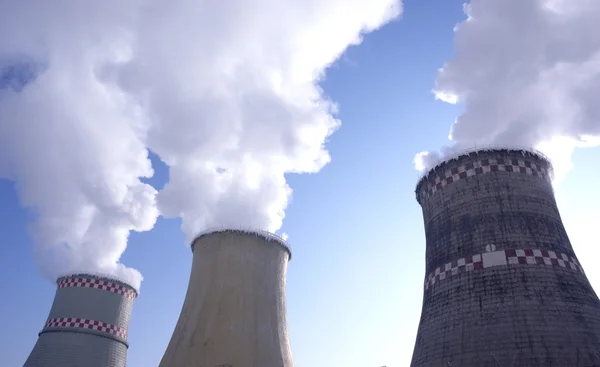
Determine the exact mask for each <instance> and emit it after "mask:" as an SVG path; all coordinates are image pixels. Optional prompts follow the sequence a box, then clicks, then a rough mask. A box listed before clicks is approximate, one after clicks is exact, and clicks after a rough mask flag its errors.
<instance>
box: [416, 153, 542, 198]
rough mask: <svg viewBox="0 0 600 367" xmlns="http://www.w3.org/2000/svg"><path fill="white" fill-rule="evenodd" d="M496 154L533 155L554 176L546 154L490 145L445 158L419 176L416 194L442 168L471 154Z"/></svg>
mask: <svg viewBox="0 0 600 367" xmlns="http://www.w3.org/2000/svg"><path fill="white" fill-rule="evenodd" d="M494 152H505V153H518V154H522V155H524V156H525V155H527V154H529V155H532V156H534V157H536V158H537V159H540V160H542V161H544V162H546V163H547V164H548V172H549V174H550V176H551V177H552V175H553V167H552V161H551V160H550V158H549V157H548V156H547V155H545V154H544V153H542V152H541V151H539V150H537V149H534V148H531V147H519V146H511V145H506V146H504V145H490V146H485V147H481V148H469V149H464V150H460V151H457V152H455V153H452V154H450V155H446V156H443V157H442V158H440V159H439V160H438V161H437V162H436V163H435V164H434V165H432V166H431V167H430V168H427V169H425V170H423V172H422V173H421V174H420V175H419V178H418V180H417V183H416V185H415V194H416V195H417V198H418V195H419V191H420V189H421V185H423V183H424V182H425V181H427V180H428V179H429V177H430V176H431V174H432V173H434V172H435V171H436V170H438V169H439V168H440V167H442V166H445V165H446V164H448V163H450V162H452V161H457V160H460V159H461V158H463V157H466V156H469V155H471V154H479V153H494ZM417 201H418V200H417Z"/></svg>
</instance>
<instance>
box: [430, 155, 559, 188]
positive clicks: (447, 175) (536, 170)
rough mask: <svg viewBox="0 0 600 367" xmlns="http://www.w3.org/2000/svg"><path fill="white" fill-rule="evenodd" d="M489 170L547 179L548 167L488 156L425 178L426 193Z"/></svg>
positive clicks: (522, 160)
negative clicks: (488, 157)
mask: <svg viewBox="0 0 600 367" xmlns="http://www.w3.org/2000/svg"><path fill="white" fill-rule="evenodd" d="M490 172H520V173H524V174H526V175H532V176H537V177H542V178H545V179H548V178H549V176H548V169H547V168H544V167H542V166H540V165H539V164H536V163H533V162H531V161H528V160H524V159H515V158H513V159H503V158H490V159H482V160H479V161H475V162H473V163H467V164H463V165H460V166H458V167H454V168H452V169H451V170H446V171H445V172H444V173H443V174H442V175H436V176H435V179H429V180H427V193H428V194H429V195H432V194H434V193H436V192H438V191H440V190H441V189H443V188H444V187H446V186H448V185H450V184H451V183H453V182H456V181H459V180H462V179H464V178H467V177H472V176H476V175H482V174H485V173H490Z"/></svg>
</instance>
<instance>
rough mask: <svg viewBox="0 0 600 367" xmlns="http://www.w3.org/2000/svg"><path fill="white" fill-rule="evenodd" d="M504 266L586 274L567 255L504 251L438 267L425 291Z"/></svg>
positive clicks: (547, 252)
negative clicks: (554, 268)
mask: <svg viewBox="0 0 600 367" xmlns="http://www.w3.org/2000/svg"><path fill="white" fill-rule="evenodd" d="M503 265H548V266H559V267H561V268H568V269H572V270H575V271H578V272H580V273H582V274H585V273H584V272H583V268H582V267H581V265H579V262H578V261H577V259H576V258H575V257H573V256H569V255H567V254H558V253H556V252H554V251H548V250H536V249H520V250H503V251H494V252H487V253H483V254H477V255H473V256H469V257H466V258H463V259H458V260H455V261H452V262H449V263H447V264H446V265H444V266H441V267H438V268H437V269H435V270H434V271H432V272H431V273H429V275H427V277H426V278H425V289H429V287H431V286H433V285H434V284H436V283H439V282H440V281H442V280H444V279H446V278H448V277H451V276H453V275H456V274H458V273H464V272H468V271H473V270H475V269H483V268H489V267H493V266H503Z"/></svg>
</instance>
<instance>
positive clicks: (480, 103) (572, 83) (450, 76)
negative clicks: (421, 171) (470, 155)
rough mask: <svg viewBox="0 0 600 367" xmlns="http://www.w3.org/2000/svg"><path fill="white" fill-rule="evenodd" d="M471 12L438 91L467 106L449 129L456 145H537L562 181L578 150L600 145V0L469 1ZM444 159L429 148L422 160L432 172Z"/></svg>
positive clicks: (419, 158) (440, 77)
mask: <svg viewBox="0 0 600 367" xmlns="http://www.w3.org/2000/svg"><path fill="white" fill-rule="evenodd" d="M465 13H466V16H467V19H466V20H465V21H463V22H461V23H460V24H458V25H457V26H456V27H455V37H454V45H455V56H454V57H453V58H452V59H451V60H449V61H448V62H447V63H446V64H444V65H443V67H442V68H441V69H440V70H439V73H438V76H437V79H436V85H435V88H434V92H435V94H436V97H437V98H439V99H441V100H443V101H445V102H449V103H460V104H461V105H462V106H464V112H463V113H462V114H461V115H460V116H459V117H458V118H457V119H456V121H455V122H454V124H452V127H451V130H450V134H449V135H450V139H451V140H452V142H453V144H454V148H455V149H456V150H463V149H472V148H473V144H474V143H475V144H477V146H478V147H482V146H490V145H506V144H510V145H516V146H524V147H534V148H536V149H538V150H541V151H543V152H544V153H546V155H547V156H549V157H550V158H551V159H552V161H553V163H554V168H555V173H556V179H558V180H559V179H560V178H561V177H562V176H564V174H565V173H566V172H567V171H568V170H569V169H570V168H571V162H570V158H571V154H572V152H573V150H574V149H575V148H576V147H586V146H588V147H591V146H598V145H600V104H598V103H597V96H598V95H599V94H600V37H597V36H595V33H593V32H592V30H593V29H595V28H596V27H597V22H598V19H600V1H596V0H575V1H572V0H535V1H521V0H471V1H469V2H468V4H466V5H465ZM436 148H437V147H436ZM450 150H451V149H442V154H441V155H442V156H444V155H446V154H451V151H450ZM438 156H439V155H438V154H437V153H436V152H428V154H427V153H426V152H423V153H421V154H420V155H418V156H417V160H416V163H417V165H418V166H420V167H424V168H426V169H429V168H431V167H432V163H434V162H435V161H436V160H437V158H439V157H438Z"/></svg>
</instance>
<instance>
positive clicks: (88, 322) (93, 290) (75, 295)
mask: <svg viewBox="0 0 600 367" xmlns="http://www.w3.org/2000/svg"><path fill="white" fill-rule="evenodd" d="M56 283H57V290H56V295H55V297H54V302H53V304H52V309H51V310H50V315H49V316H48V320H47V321H46V324H45V325H44V328H43V329H42V331H41V332H40V334H39V338H38V340H37V343H36V344H35V346H34V348H33V350H32V352H31V354H30V355H29V358H27V361H26V362H25V365H24V367H50V366H60V367H82V366H85V367H125V366H126V365H127V348H128V346H129V345H128V344H127V330H128V327H129V319H130V316H131V309H132V307H133V302H134V300H135V299H136V297H137V291H136V290H135V289H134V288H133V287H131V286H130V285H128V284H125V283H123V282H121V281H118V280H115V279H111V278H106V277H99V276H94V275H89V274H77V275H70V276H65V277H61V278H59V279H58V280H57V281H56Z"/></svg>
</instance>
